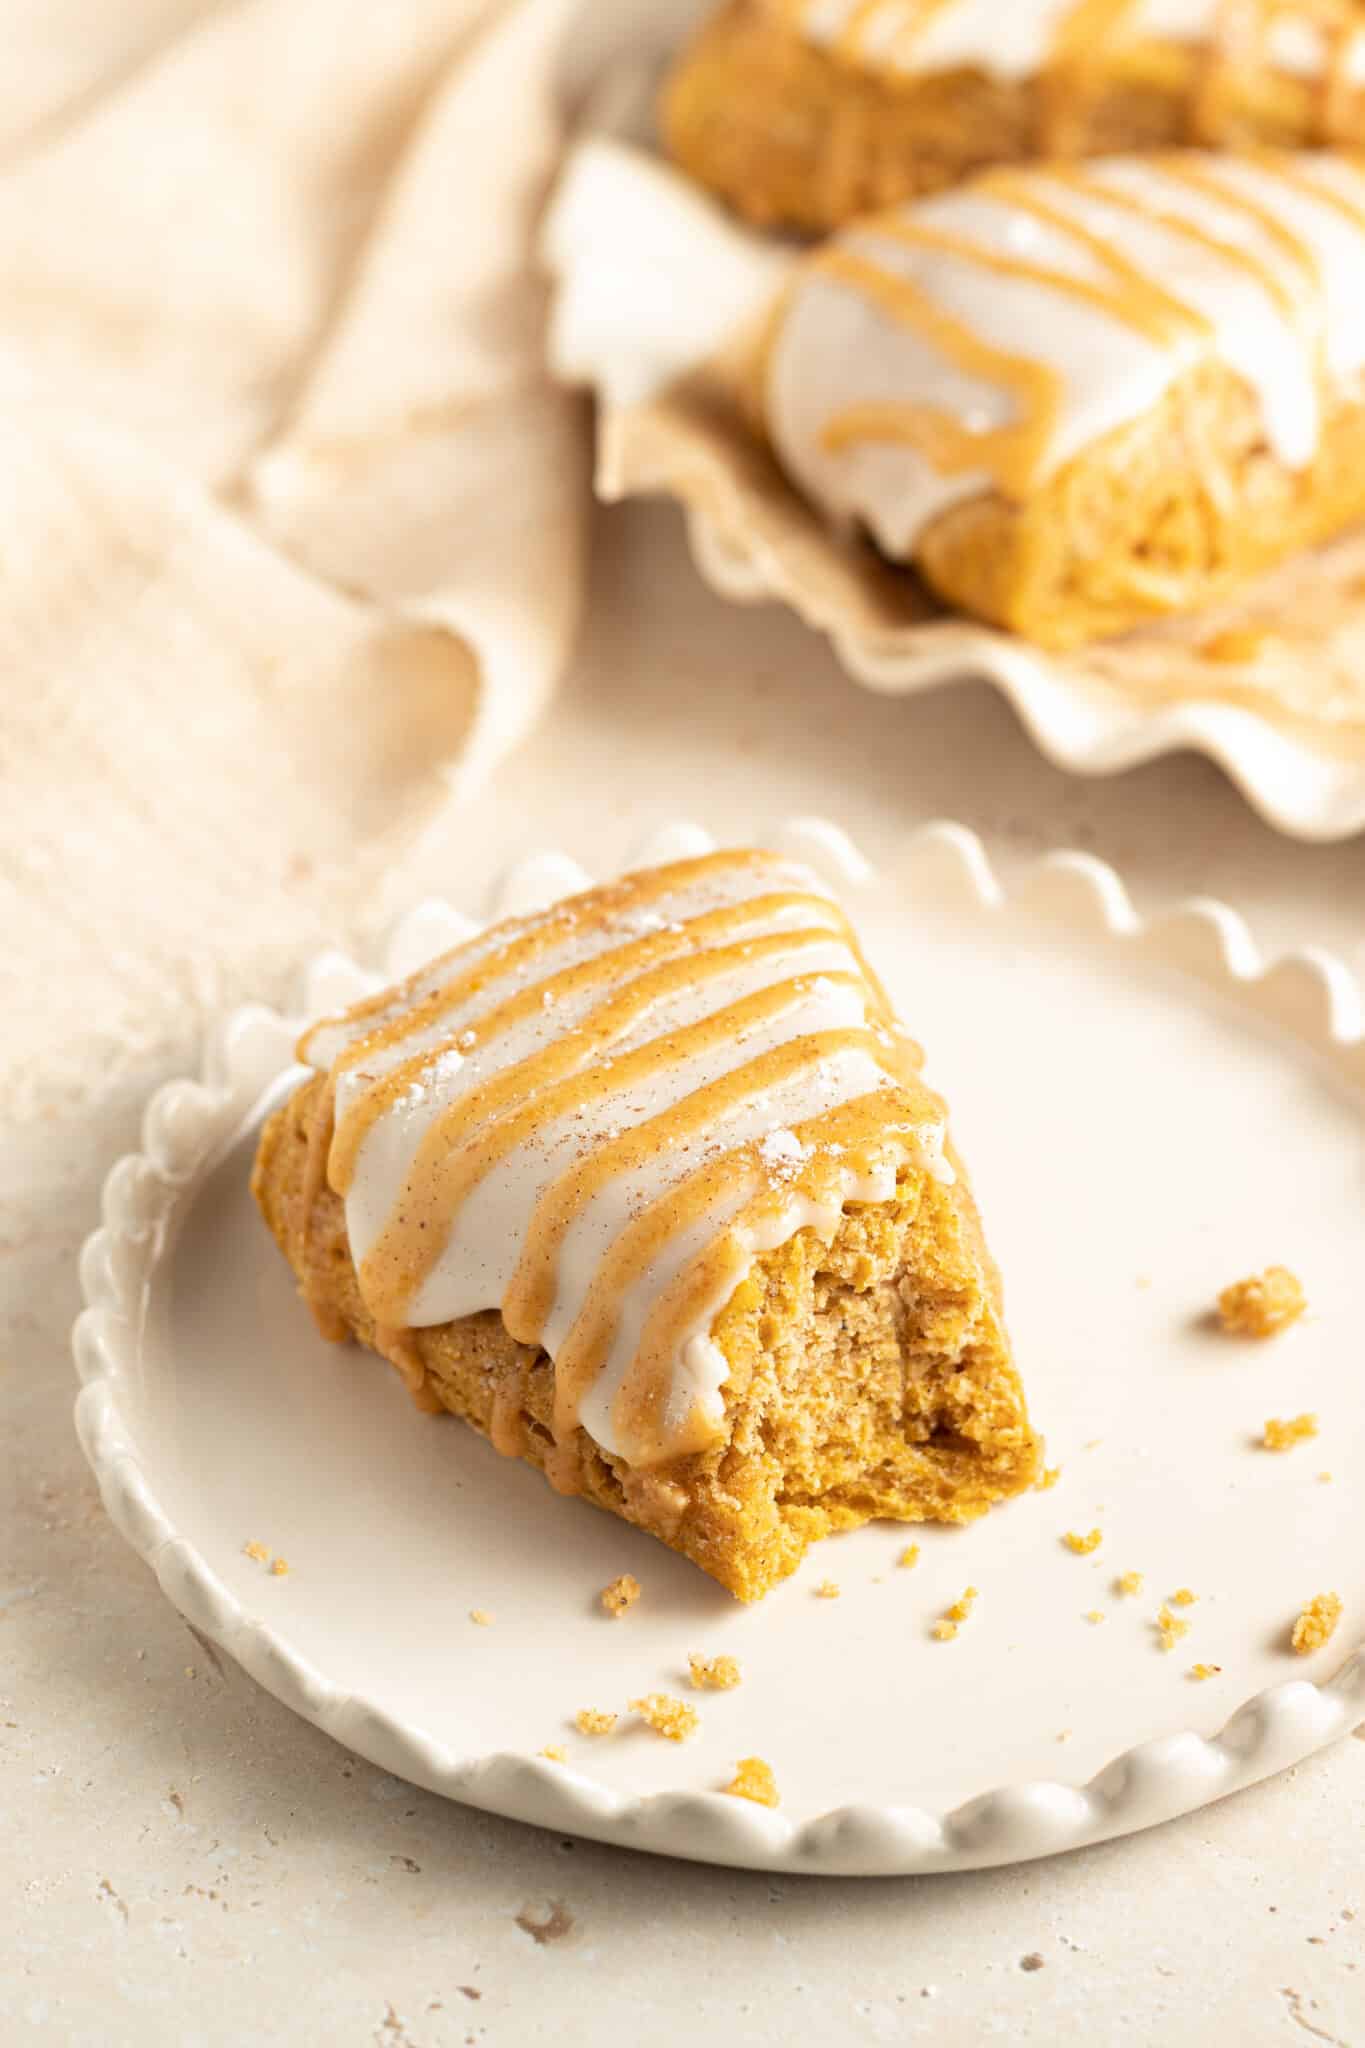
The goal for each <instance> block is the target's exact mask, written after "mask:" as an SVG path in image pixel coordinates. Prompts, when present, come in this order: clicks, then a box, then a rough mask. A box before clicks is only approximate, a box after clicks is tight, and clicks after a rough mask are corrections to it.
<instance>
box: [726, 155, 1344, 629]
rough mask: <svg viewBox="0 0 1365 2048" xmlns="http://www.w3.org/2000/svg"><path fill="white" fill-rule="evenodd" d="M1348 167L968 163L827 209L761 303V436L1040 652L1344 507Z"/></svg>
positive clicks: (1301, 542) (1311, 533)
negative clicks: (873, 202)
mask: <svg viewBox="0 0 1365 2048" xmlns="http://www.w3.org/2000/svg"><path fill="white" fill-rule="evenodd" d="M1363 303H1365V170H1362V168H1361V167H1360V166H1359V165H1357V164H1356V163H1354V162H1352V161H1350V160H1348V159H1347V158H1345V157H1342V156H1338V155H1333V154H1331V153H1327V152H1306V153H1302V154H1293V153H1284V152H1258V153H1256V154H1254V155H1245V156H1212V155H1208V154H1206V153H1204V152H1200V151H1177V152H1173V153H1171V154H1169V155H1164V156H1156V157H1144V158H1125V157H1115V158H1106V159H1104V160H1102V161H1098V162H1095V163H1090V164H1085V165H1078V166H1041V165H1040V166H1032V167H1029V168H1027V169H1016V170H1005V171H988V172H983V173H982V174H981V176H980V177H979V178H976V179H974V180H972V181H971V182H970V183H969V184H967V185H965V186H962V187H960V188H959V189H958V190H956V191H954V192H947V193H941V194H940V195H938V197H936V198H933V199H926V200H920V201H917V202H915V203H913V204H911V205H908V206H905V207H901V208H897V209H894V210H893V211H892V212H890V213H887V214H883V215H878V216H876V217H875V218H873V219H872V220H870V221H867V222H864V223H861V224H860V225H858V226H857V227H853V228H848V229H845V230H844V231H843V232H842V233H841V234H839V235H837V236H835V237H834V238H833V239H832V240H831V241H830V242H829V243H827V244H826V245H825V246H824V247H823V248H821V249H820V250H818V251H815V252H812V254H811V255H810V256H808V257H806V258H805V259H803V261H802V263H801V265H800V266H799V267H798V271H797V274H796V276H795V279H794V281H793V282H792V284H791V285H790V287H789V289H788V290H787V292H786V294H785V296H784V299H783V301H782V304H781V306H780V307H779V309H778V310H777V312H776V313H775V315H774V317H773V319H772V320H771V322H770V323H769V329H768V334H767V339H766V343H765V351H766V352H765V356H764V361H763V364H762V369H761V382H762V391H761V404H762V409H763V413H764V417H765V419H766V424H767V430H768V434H769V438H770V440H771V442H772V445H773V448H774V449H775V451H776V453H777V456H778V458H779V460H780V461H781V462H782V464H783V465H784V466H785V468H786V470H787V471H788V473H789V475H790V476H791V477H792V478H793V479H794V481H795V482H796V483H797V484H798V485H799V486H800V487H801V488H802V490H803V491H804V492H805V493H806V495H807V496H808V497H809V498H811V499H812V500H813V501H814V502H815V503H816V504H817V505H819V506H820V507H821V508H822V509H823V510H825V511H826V512H827V513H828V514H829V515H830V516H831V517H832V518H833V520H834V521H835V522H836V523H838V524H841V525H845V526H848V527H852V528H856V529H860V530H862V531H863V532H865V533H866V534H868V535H869V536H870V537H871V538H872V539H873V540H874V541H875V542H876V544H877V545H878V547H879V548H880V549H881V550H882V552H883V553H884V554H885V555H887V556H889V557H890V558H892V559H893V560H896V561H900V562H906V563H912V564H913V565H914V566H915V567H916V568H917V569H918V570H919V571H920V572H921V574H922V575H923V577H924V578H925V580H926V581H927V582H928V584H929V585H930V586H931V587H932V589H933V590H934V591H935V592H936V593H937V594H938V595H939V596H940V597H942V598H944V599H945V600H946V601H947V602H948V603H949V604H950V605H953V606H955V607H956V608H958V609H959V610H962V611H965V612H968V613H972V614H974V615H975V616H976V617H978V618H981V619H984V620H988V621H990V622H991V623H993V624H995V625H998V626H1002V627H1005V628H1007V629H1009V630H1012V631H1014V632H1016V633H1019V634H1021V635H1023V636H1024V637H1025V638H1027V639H1030V640H1034V641H1037V642H1040V643H1042V644H1044V645H1047V646H1052V647H1058V648H1064V647H1069V646H1074V645H1077V644H1079V643H1082V642H1084V641H1087V640H1092V639H1096V638H1099V637H1102V636H1104V635H1107V634H1113V633H1117V632H1120V631H1122V630H1124V629H1125V628H1128V627H1130V626H1135V625H1138V624H1140V623H1142V622H1143V621H1145V620H1150V619H1153V618H1157V617H1160V616H1162V615H1165V614H1170V613H1178V612H1185V611H1193V610H1197V609H1198V608H1199V607H1201V606H1202V605H1204V604H1207V603H1209V602H1211V601H1213V600H1214V599H1216V598H1220V597H1223V596H1225V595H1227V594H1228V593H1230V592H1232V591H1234V590H1235V589H1236V588H1237V587H1238V586H1239V585H1241V584H1243V583H1245V582H1246V581H1247V580H1248V579H1249V578H1250V577H1252V576H1253V575H1255V574H1256V573H1257V572H1259V571H1261V570H1263V569H1265V568H1267V567H1268V566H1270V565H1271V564H1273V563H1276V562H1278V561H1280V560H1282V559H1284V558H1285V557H1287V556H1288V555H1290V554H1292V553H1295V552H1297V551H1298V550H1300V549H1302V548H1304V547H1307V546H1310V545H1312V544H1313V543H1315V542H1317V541H1320V540H1323V539H1325V538H1327V537H1329V536H1331V535H1333V534H1336V533H1339V532H1341V531H1342V530H1343V529H1344V528H1345V527H1347V526H1348V525H1350V524H1351V523H1352V522H1353V521H1355V520H1357V519H1359V518H1360V517H1361V516H1362V515H1363V514H1365V385H1363V384H1362V373H1363V372H1365V318H1362V315H1361V307H1362V304H1363Z"/></svg>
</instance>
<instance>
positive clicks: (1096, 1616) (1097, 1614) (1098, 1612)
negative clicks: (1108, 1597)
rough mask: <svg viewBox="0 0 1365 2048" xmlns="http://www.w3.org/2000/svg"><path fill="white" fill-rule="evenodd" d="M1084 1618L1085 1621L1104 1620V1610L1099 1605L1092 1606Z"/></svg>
mask: <svg viewBox="0 0 1365 2048" xmlns="http://www.w3.org/2000/svg"><path fill="white" fill-rule="evenodd" d="M1085 1618H1086V1620H1087V1621H1093V1622H1101V1621H1103V1620H1104V1610H1103V1608H1100V1607H1092V1608H1091V1609H1090V1612H1089V1613H1088V1614H1087V1615H1086V1617H1085Z"/></svg>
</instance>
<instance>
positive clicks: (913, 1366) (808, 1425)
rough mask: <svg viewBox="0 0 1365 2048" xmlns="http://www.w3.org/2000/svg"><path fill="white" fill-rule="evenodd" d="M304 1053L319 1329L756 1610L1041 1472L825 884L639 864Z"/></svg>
mask: <svg viewBox="0 0 1365 2048" xmlns="http://www.w3.org/2000/svg"><path fill="white" fill-rule="evenodd" d="M301 1052H302V1055H303V1057H304V1058H305V1059H306V1060H307V1061H308V1063H309V1064H311V1065H312V1066H314V1067H315V1068H316V1069H317V1072H316V1074H315V1076H314V1078H312V1079H311V1080H308V1081H306V1082H305V1083H304V1084H303V1085H302V1086H301V1087H300V1088H299V1089H298V1091H297V1092H296V1093H295V1094H294V1095H293V1097H292V1098H291V1099H290V1100H289V1101H288V1102H287V1103H286V1104H285V1105H284V1106H283V1107H282V1108H281V1109H280V1110H278V1111H277V1112H276V1113H275V1115H274V1116H273V1117H272V1119H271V1120H270V1122H269V1124H268V1125H267V1128H266V1131H265V1134H264V1136H263V1138H262V1142H261V1147H260V1152H259V1156H258V1159H257V1165H256V1171H255V1177H254V1183H253V1185H254V1189H255V1193H256V1196H257V1200H258V1201H259V1203H260V1206H261V1208H262V1211H263V1212H264V1215H265V1217H266V1220H267V1222H268V1223H269V1225H270V1227H271V1229H272V1231H273V1233H274V1235H275V1237H276V1239H277V1241H278V1242H279V1244H280V1247H281V1249H282V1250H283V1251H284V1253H285V1255H286V1256H287V1258H288V1259H289V1261H290V1263H291V1265H292V1266H293V1267H294V1270H295V1272H296V1273H297V1275H298V1277H299V1282H300V1287H301V1291H302V1292H303V1294H304V1296H305V1299H306V1300H307V1301H308V1302H309V1304H310V1305H311V1307H312V1308H313V1311H314V1313H315V1315H316V1316H317V1318H318V1320H319V1323H320V1325H321V1326H322V1328H323V1329H324V1331H325V1332H326V1333H327V1334H328V1335H331V1336H335V1337H340V1336H347V1335H349V1336H354V1337H358V1338H359V1339H360V1341H361V1342H362V1343H365V1344H367V1345H368V1346H369V1347H370V1348H371V1349H373V1350H376V1351H379V1352H381V1353H382V1354H384V1355H385V1356H386V1357H388V1358H389V1359H390V1360H391V1361H392V1362H393V1364H394V1365H396V1366H397V1367H398V1369H399V1371H400V1372H401V1373H402V1375H403V1376H404V1378H405V1379H406V1381H407V1383H408V1385H409V1387H410V1388H411V1390H412V1392H413V1394H414V1396H415V1397H416V1398H417V1399H418V1400H419V1401H420V1402H421V1404H422V1405H423V1406H425V1407H428V1408H431V1409H441V1408H447V1409H450V1410H451V1411H452V1412H454V1413H455V1414H457V1415H460V1416H462V1417H464V1418H465V1419H466V1420H467V1421H469V1422H472V1423H473V1424H474V1426H475V1427H476V1428H478V1429H480V1430H482V1431H483V1432H484V1433H485V1434H487V1435H488V1436H489V1437H490V1438H491V1439H492V1441H493V1443H494V1444H495V1445H496V1446H497V1448H498V1449H500V1450H501V1451H503V1452H505V1453H506V1454H508V1455H511V1456H515V1457H520V1458H524V1459H526V1460H527V1461H529V1462H530V1463H532V1464H534V1465H537V1466H540V1467H541V1468H542V1469H543V1470H544V1471H545V1473H546V1475H547V1477H548V1478H549V1480H550V1482H551V1483H552V1484H553V1485H554V1486H556V1487H557V1488H559V1489H560V1490H561V1491H564V1492H571V1493H581V1494H583V1495H584V1496H585V1497H586V1498H587V1499H589V1500H591V1501H593V1502H595V1503H596V1504H597V1505H598V1506H600V1507H604V1508H607V1509H609V1510H610V1511H611V1512H612V1513H614V1514H617V1515H620V1516H622V1517H623V1518H624V1519H625V1520H627V1521H630V1522H634V1523H636V1524H638V1525H639V1526H640V1527H642V1528H645V1529H648V1530H650V1531H651V1532H652V1533H653V1534H655V1535H657V1536H658V1537H660V1538H661V1539H662V1540H663V1541H664V1542H665V1543H667V1544H669V1545H670V1546H671V1547H672V1548H674V1549H676V1550H679V1551H681V1552H683V1554H684V1555H686V1556H688V1557H690V1558H692V1559H693V1560H694V1561H695V1562H696V1563H697V1564H699V1565H701V1567H702V1568H703V1569H704V1570H705V1571H707V1572H709V1573H710V1574H711V1575H712V1576H713V1577H714V1578H716V1579H718V1580H719V1581H720V1582H721V1583H722V1584H723V1585H725V1586H727V1587H728V1588H729V1589H730V1590H731V1591H732V1592H733V1593H735V1594H736V1595H737V1596H738V1597H739V1598H741V1599H746V1600H747V1599H754V1598H756V1597H758V1596H759V1595H761V1594H762V1593H764V1592H765V1591H767V1590H768V1588H769V1587H770V1586H771V1585H773V1584H774V1583H775V1582H776V1581H777V1580H778V1579H780V1578H782V1577H783V1576H785V1575H786V1574H787V1573H788V1572H790V1571H791V1570H793V1569H794V1567H795V1565H796V1564H797V1562H798V1561H799V1559H800V1556H801V1553H802V1551H803V1550H804V1548H805V1547H806V1545H807V1544H808V1543H809V1542H811V1541H812V1540H813V1539H814V1538H816V1537H818V1536H822V1535H825V1534H827V1533H829V1532H830V1531H831V1530H834V1529H839V1528H844V1527H850V1526H853V1525H855V1524H857V1523H860V1522H864V1521H867V1520H869V1519H870V1518H872V1517H875V1516H889V1517H894V1518H896V1519H899V1520H906V1521H917V1520H926V1519H936V1520H944V1521H963V1520H967V1519H970V1518H971V1517H973V1516H975V1515H978V1514H980V1513H982V1512H983V1511H984V1510H985V1509H986V1508H987V1507H989V1506H990V1505H991V1503H992V1502H994V1501H997V1500H1000V1499H1002V1498H1004V1497H1006V1496H1007V1495H1009V1494H1012V1493H1016V1492H1018V1491H1019V1490H1020V1489H1022V1488H1023V1487H1025V1486H1027V1485H1029V1484H1030V1483H1031V1481H1032V1479H1033V1478H1034V1476H1035V1474H1036V1470H1037V1463H1038V1446H1037V1442H1036V1440H1035V1438H1034V1436H1033V1434H1032V1432H1031V1430H1030V1428H1029V1424H1028V1420H1027V1416H1026V1413H1025V1408H1024V1400H1023V1394H1022V1391H1021V1388H1020V1384H1019V1380H1018V1377H1017V1375H1016V1372H1015V1370H1014V1366H1013V1364H1012V1362H1011V1358H1010V1353H1009V1346H1008V1341H1007V1338H1006V1335H1005V1331H1004V1326H1003V1323H1002V1321H1001V1316H1000V1303H999V1292H998V1282H997V1278H996V1274H995V1269H994V1267H993V1266H992V1264H991V1261H990V1259H989V1256H988V1255H987V1253H986V1250H985V1246H984V1243H983V1241H982V1237H981V1231H980V1225H979V1221H978V1218H977V1213H976V1209H975V1206H974V1204H973V1202H972V1198H971V1194H970V1191H969V1189H968V1186H967V1183H966V1179H965V1176H964V1175H963V1173H962V1171H961V1167H960V1163H959V1162H958V1161H957V1159H956V1157H955V1155H954V1153H953V1152H952V1149H951V1146H950V1145H949V1144H948V1141H947V1129H946V1117H945V1112H944V1109H943V1105H942V1103H941V1102H940V1101H939V1099H938V1098H937V1097H936V1096H934V1095H933V1094H932V1093H931V1092H930V1091H929V1090H928V1089H927V1088H925V1086H924V1085H923V1083H922V1081H921V1080H920V1078H919V1053H918V1050H917V1048H915V1047H914V1046H913V1044H912V1043H911V1042H910V1041H909V1040H908V1039H906V1038H905V1037H904V1035H903V1033H902V1032H901V1030H900V1027H899V1026H898V1025H897V1024H896V1022H895V1020H894V1018H893V1017H892V1015H891V1013H890V1011H889V1009H888V1007H887V1004H886V1000H885V998H884V996H883V994H882V992H881V990H880V988H879V986H878V984H877V982H876V980H875V978H874V977H873V976H872V974H871V972H870V970H869V969H868V968H867V967H866V964H865V962H864V961H863V960H862V957H861V954H860V953H859V951H858V948H857V943H856V940H855V939H854V937H853V935H852V933H851V931H850V930H849V928H848V925H847V923H846V921H845V920H844V918H843V916H842V914H841V912H840V911H839V909H838V907H837V905H836V904H835V903H834V902H833V900H832V899H831V898H830V897H829V896H828V895H826V894H825V892H824V891H823V890H822V889H821V888H820V886H819V885H818V884H817V883H816V882H815V881H814V878H813V877H812V876H811V875H810V874H809V873H808V872H807V871H805V870H804V869H802V868H800V867H798V866H796V865H794V864H793V863H791V862H789V861H784V860H781V859H778V858H777V857H775V856H772V855H766V854H758V853H737V854H719V855H713V856H707V857H705V858H702V859H699V860H696V861H689V862H683V863H680V864H677V865H675V866H673V867H668V868H661V869H653V870H649V871H646V872H644V873H642V874H639V875H634V876H628V877H626V878H625V879H624V880H623V881H621V882H619V883H617V884H614V885H612V886H611V887H608V888H603V889H598V890H593V891H591V892H589V893H588V894H587V895H585V896H581V897H576V898H573V899H570V900H569V901H568V902H566V903H564V904H561V905H558V906H556V907H555V908H554V909H552V910H550V911H548V912H546V913H544V914H543V915H541V916H539V917H535V918H530V919H524V920H516V921H514V922H512V923H510V924H507V925H503V926H499V927H497V928H495V929H494V930H493V931H492V932H490V933H488V934H485V935H484V936H483V937H481V938H479V939H477V940H474V941H472V942H471V943H470V944H469V945H468V946H466V947H462V948H460V949H458V950H457V951H456V952H455V953H454V954H451V955H449V956H447V957H446V958H445V959H444V960H442V961H439V962H437V963H436V964H435V965H434V966H433V967H431V968H429V969H426V970H423V972H422V973H421V974H419V975H417V976H415V977H413V978H412V980H411V981H409V982H408V983H406V984H404V985H403V986H402V987H400V988H399V989H396V990H393V991H391V992H389V993H388V994H387V995H385V996H383V997H381V998H378V999H376V1000H375V1001H374V1002H372V1003H370V1004H367V1005H362V1006H360V1007H359V1008H358V1009H357V1010H355V1011H352V1012H350V1013H349V1014H348V1015H347V1016H346V1017H343V1018H340V1019H338V1020H335V1021H334V1022H332V1023H329V1024H325V1025H322V1026H319V1027H317V1028H316V1029H315V1030H314V1031H313V1032H311V1033H310V1034H309V1035H308V1037H307V1038H306V1039H305V1040H304V1042H303V1045H302V1047H301Z"/></svg>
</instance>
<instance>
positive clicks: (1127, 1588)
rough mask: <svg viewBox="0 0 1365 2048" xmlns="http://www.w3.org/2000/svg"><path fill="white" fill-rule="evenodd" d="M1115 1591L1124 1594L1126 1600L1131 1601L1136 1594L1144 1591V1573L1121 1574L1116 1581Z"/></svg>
mask: <svg viewBox="0 0 1365 2048" xmlns="http://www.w3.org/2000/svg"><path fill="white" fill-rule="evenodd" d="M1114 1590H1115V1592H1116V1593H1122V1594H1123V1595H1124V1596H1125V1598H1128V1599H1131V1598H1132V1596H1133V1595H1134V1594H1135V1593H1140V1592H1141V1591H1142V1573H1141V1572H1120V1573H1119V1575H1118V1577H1117V1578H1116V1579H1115V1581H1114Z"/></svg>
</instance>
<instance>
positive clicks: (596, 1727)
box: [573, 1707, 616, 1735]
mask: <svg viewBox="0 0 1365 2048" xmlns="http://www.w3.org/2000/svg"><path fill="white" fill-rule="evenodd" d="M573 1724H574V1727H575V1728H576V1729H577V1730H578V1732H579V1734H580V1735H610V1734H611V1731H612V1729H613V1728H614V1727H615V1726H616V1716H615V1714H609V1713H608V1712H607V1711H606V1709H605V1708H603V1707H580V1708H579V1709H578V1712H577V1713H576V1714H575V1715H574V1717H573Z"/></svg>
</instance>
